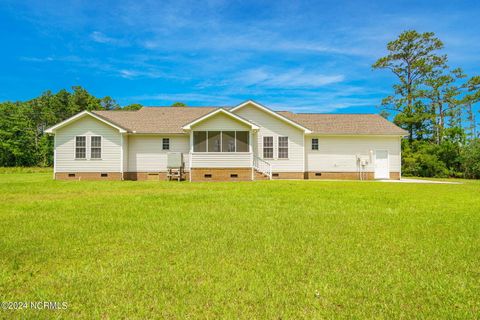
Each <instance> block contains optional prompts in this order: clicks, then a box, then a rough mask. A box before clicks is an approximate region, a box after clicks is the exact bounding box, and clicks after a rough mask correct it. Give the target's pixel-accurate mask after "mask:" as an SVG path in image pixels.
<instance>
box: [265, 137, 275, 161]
mask: <svg viewBox="0 0 480 320" xmlns="http://www.w3.org/2000/svg"><path fill="white" fill-rule="evenodd" d="M263 158H264V159H272V158H273V137H263Z"/></svg>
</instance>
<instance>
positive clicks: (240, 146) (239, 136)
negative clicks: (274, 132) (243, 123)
mask: <svg viewBox="0 0 480 320" xmlns="http://www.w3.org/2000/svg"><path fill="white" fill-rule="evenodd" d="M248 137H249V132H248V131H237V132H236V140H237V152H249V151H250V150H249V146H248Z"/></svg>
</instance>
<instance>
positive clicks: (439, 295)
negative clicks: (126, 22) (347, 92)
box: [0, 171, 480, 319]
mask: <svg viewBox="0 0 480 320" xmlns="http://www.w3.org/2000/svg"><path fill="white" fill-rule="evenodd" d="M4 172H7V171H4ZM0 201H1V207H0V221H1V223H0V301H28V302H30V301H58V302H67V303H68V308H67V309H65V310H57V311H52V310H43V311H34V310H31V309H28V310H21V311H20V310H17V311H12V310H1V309H0V318H12V317H17V318H30V319H31V318H51V317H56V318H72V317H76V318H89V319H91V318H104V319H109V318H111V319H118V318H128V319H135V318H167V319H176V318H191V319H204V318H209V319H217V318H228V319H235V318H242V319H301V318H305V319H320V318H357V319H364V318H449V319H451V318H458V319H465V318H478V317H480V299H479V298H480V183H479V182H478V181H470V182H465V184H462V185H425V184H421V185H420V184H418V185H417V184H393V183H391V184H390V183H388V184H387V183H378V182H333V181H331V182H325V181H324V182H320V181H258V182H245V183H243V182H242V183H178V182H170V183H168V182H131V181H125V182H66V181H52V180H51V173H49V172H46V173H45V172H43V173H42V172H41V171H40V172H33V173H29V172H21V171H19V172H15V173H2V174H0Z"/></svg>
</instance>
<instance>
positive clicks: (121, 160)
mask: <svg viewBox="0 0 480 320" xmlns="http://www.w3.org/2000/svg"><path fill="white" fill-rule="evenodd" d="M124 152H125V151H124V150H123V133H120V179H121V180H122V181H123V180H124V178H123V157H124Z"/></svg>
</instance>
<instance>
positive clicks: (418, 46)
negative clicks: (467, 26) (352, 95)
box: [372, 30, 480, 178]
mask: <svg viewBox="0 0 480 320" xmlns="http://www.w3.org/2000/svg"><path fill="white" fill-rule="evenodd" d="M442 49H444V44H443V42H442V41H441V40H440V39H438V38H437V37H435V34H434V33H433V32H425V33H419V32H417V31H415V30H409V31H405V32H403V33H402V34H400V35H399V37H398V38H397V39H395V40H393V41H391V42H389V43H388V44H387V51H388V54H387V55H386V56H384V57H382V58H380V59H378V60H377V61H376V62H375V63H374V64H373V66H372V67H373V69H385V70H388V71H390V72H391V73H392V74H393V75H394V76H395V80H396V81H395V84H394V85H393V88H392V89H393V93H392V94H391V95H389V96H387V97H385V98H384V99H383V100H382V102H381V108H382V111H381V114H382V115H383V116H385V117H390V116H392V117H393V121H394V123H395V124H397V125H398V126H400V127H402V128H404V129H405V130H407V131H408V137H407V139H404V140H403V142H402V172H403V174H404V175H412V176H423V177H465V178H480V140H479V136H478V132H477V128H478V126H477V120H476V112H475V111H474V110H475V108H474V106H475V104H477V103H478V102H480V76H473V77H468V76H467V75H466V74H465V73H464V71H463V70H462V69H461V68H451V67H450V66H449V65H448V57H447V55H446V54H440V51H441V50H442Z"/></svg>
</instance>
